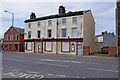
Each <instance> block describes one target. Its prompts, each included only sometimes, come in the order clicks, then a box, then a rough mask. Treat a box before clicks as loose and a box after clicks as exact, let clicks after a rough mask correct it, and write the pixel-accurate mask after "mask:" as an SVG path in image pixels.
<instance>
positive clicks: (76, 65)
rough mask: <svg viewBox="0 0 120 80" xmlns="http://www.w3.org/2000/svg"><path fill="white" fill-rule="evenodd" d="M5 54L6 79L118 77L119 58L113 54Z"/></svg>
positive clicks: (4, 68)
mask: <svg viewBox="0 0 120 80" xmlns="http://www.w3.org/2000/svg"><path fill="white" fill-rule="evenodd" d="M1 55H2V68H0V70H2V77H3V78H118V59H117V58H112V57H85V56H73V55H56V54H42V53H41V54H36V53H17V52H16V53H10V52H7V53H6V52H4V53H2V54H1Z"/></svg>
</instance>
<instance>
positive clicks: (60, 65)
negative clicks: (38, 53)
mask: <svg viewBox="0 0 120 80" xmlns="http://www.w3.org/2000/svg"><path fill="white" fill-rule="evenodd" d="M34 63H36V64H44V65H50V66H58V67H70V66H68V65H58V64H50V63H43V62H34Z"/></svg>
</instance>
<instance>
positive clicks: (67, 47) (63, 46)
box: [61, 42, 70, 52]
mask: <svg viewBox="0 0 120 80" xmlns="http://www.w3.org/2000/svg"><path fill="white" fill-rule="evenodd" d="M61 51H62V52H70V42H61Z"/></svg>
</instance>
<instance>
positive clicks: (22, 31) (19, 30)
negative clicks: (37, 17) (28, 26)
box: [14, 27, 24, 34]
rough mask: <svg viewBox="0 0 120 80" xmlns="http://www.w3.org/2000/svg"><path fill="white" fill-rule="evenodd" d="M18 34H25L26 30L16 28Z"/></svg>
mask: <svg viewBox="0 0 120 80" xmlns="http://www.w3.org/2000/svg"><path fill="white" fill-rule="evenodd" d="M14 28H15V29H16V30H17V31H18V32H20V34H24V29H23V28H18V27H14Z"/></svg>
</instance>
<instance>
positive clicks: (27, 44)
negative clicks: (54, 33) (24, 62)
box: [26, 42, 32, 51]
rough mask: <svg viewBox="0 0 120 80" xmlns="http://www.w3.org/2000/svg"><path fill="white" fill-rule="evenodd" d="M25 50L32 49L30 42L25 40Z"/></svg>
mask: <svg viewBox="0 0 120 80" xmlns="http://www.w3.org/2000/svg"><path fill="white" fill-rule="evenodd" d="M26 50H30V51H31V50H32V42H27V43H26Z"/></svg>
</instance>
